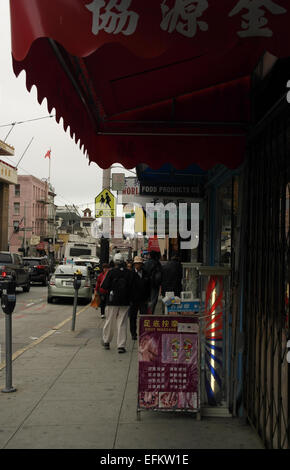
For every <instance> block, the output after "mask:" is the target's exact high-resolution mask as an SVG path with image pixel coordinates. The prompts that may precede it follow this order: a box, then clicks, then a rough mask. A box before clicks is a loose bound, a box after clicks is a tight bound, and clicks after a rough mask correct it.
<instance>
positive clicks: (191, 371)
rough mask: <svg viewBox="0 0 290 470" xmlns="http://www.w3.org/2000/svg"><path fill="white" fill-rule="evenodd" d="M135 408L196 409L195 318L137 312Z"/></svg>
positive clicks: (197, 379) (196, 325) (197, 327)
mask: <svg viewBox="0 0 290 470" xmlns="http://www.w3.org/2000/svg"><path fill="white" fill-rule="evenodd" d="M138 361H139V379H138V410H139V411H140V410H145V409H154V410H162V411H165V410H167V411H169V410H171V411H172V410H183V411H191V412H198V411H199V407H200V391H199V377H200V373H199V320H198V317H197V316H195V317H193V316H192V317H189V316H181V315H174V316H173V315H170V316H169V315H162V316H157V315H154V316H152V315H140V316H139V351H138Z"/></svg>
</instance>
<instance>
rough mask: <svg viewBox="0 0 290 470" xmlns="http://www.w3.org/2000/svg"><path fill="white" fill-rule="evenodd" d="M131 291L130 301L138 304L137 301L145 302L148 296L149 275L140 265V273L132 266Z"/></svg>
mask: <svg viewBox="0 0 290 470" xmlns="http://www.w3.org/2000/svg"><path fill="white" fill-rule="evenodd" d="M132 272H133V292H132V303H134V304H138V303H139V302H146V301H147V300H148V299H149V297H150V277H149V276H148V275H147V273H146V271H145V270H144V268H143V267H142V269H141V275H142V277H140V276H139V274H138V273H137V272H136V271H135V268H133V271H132Z"/></svg>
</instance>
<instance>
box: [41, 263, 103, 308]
mask: <svg viewBox="0 0 290 470" xmlns="http://www.w3.org/2000/svg"><path fill="white" fill-rule="evenodd" d="M77 270H79V271H81V273H82V279H81V287H80V288H79V289H78V298H80V299H85V300H86V301H87V302H90V301H91V299H92V292H93V288H94V287H93V286H92V282H91V277H90V273H89V269H88V267H87V266H75V265H73V264H64V265H59V266H58V267H57V268H56V270H55V272H54V273H53V274H52V276H51V278H50V280H49V284H48V292H47V302H48V303H52V301H53V299H57V298H59V297H71V298H73V297H74V295H75V289H74V273H75V272H76V271H77Z"/></svg>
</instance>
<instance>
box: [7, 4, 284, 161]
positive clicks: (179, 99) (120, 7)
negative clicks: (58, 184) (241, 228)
mask: <svg viewBox="0 0 290 470" xmlns="http://www.w3.org/2000/svg"><path fill="white" fill-rule="evenodd" d="M10 4H11V23H12V52H13V58H14V59H13V66H14V71H15V73H16V75H18V74H19V73H20V72H21V70H23V69H25V70H26V74H27V88H28V89H29V90H30V88H31V87H32V85H36V86H37V88H38V99H39V102H41V101H42V100H43V98H45V97H46V98H47V101H48V108H49V111H51V110H52V108H55V109H56V115H57V121H59V120H60V118H61V117H62V118H63V120H64V128H65V129H66V128H67V127H68V126H70V129H71V135H73V134H74V137H75V139H76V141H80V143H81V145H83V146H84V148H85V149H86V150H87V152H88V154H89V158H90V160H91V161H95V162H97V163H98V165H100V166H101V167H103V168H106V167H108V166H110V165H111V164H112V163H115V162H119V163H121V164H123V165H124V166H126V167H127V168H129V167H134V166H136V165H137V164H139V163H147V164H149V165H150V166H151V167H153V168H158V167H160V166H161V165H162V164H163V163H166V162H169V163H171V164H172V165H173V166H174V167H176V168H182V167H185V166H187V165H189V164H191V163H197V164H198V165H200V166H201V167H202V168H203V169H208V168H210V167H212V166H213V165H215V164H217V163H223V164H225V165H226V166H228V167H229V168H235V167H237V166H239V165H240V163H241V162H242V160H243V155H244V150H245V141H246V133H247V126H248V123H249V109H250V106H249V103H250V101H249V90H250V78H249V77H250V74H251V72H252V71H253V69H254V67H255V66H256V64H257V62H258V60H259V58H260V57H261V56H262V55H263V53H264V52H265V51H269V52H270V53H271V54H273V55H275V56H278V57H284V56H289V55H290V38H289V33H288V25H289V24H290V7H289V8H287V7H286V6H285V1H284V0H257V1H256V2H253V1H250V0H219V1H218V2H208V1H207V0H146V2H140V0H92V1H90V0H69V1H67V0H54V1H53V2H52V1H51V0H10ZM288 10H289V11H288Z"/></svg>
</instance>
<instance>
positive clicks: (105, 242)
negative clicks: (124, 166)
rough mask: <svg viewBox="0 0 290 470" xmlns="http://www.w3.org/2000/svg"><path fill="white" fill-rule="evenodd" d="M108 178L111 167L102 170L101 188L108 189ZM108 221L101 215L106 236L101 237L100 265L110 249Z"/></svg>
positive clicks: (104, 260) (106, 260) (107, 260)
mask: <svg viewBox="0 0 290 470" xmlns="http://www.w3.org/2000/svg"><path fill="white" fill-rule="evenodd" d="M110 180H111V167H109V168H107V169H106V170H103V181H102V189H106V188H107V189H110V186H111V185H110ZM110 221H111V219H110V218H109V217H103V219H102V224H103V234H104V235H107V236H104V235H103V236H102V238H101V256H100V261H101V265H102V264H103V263H108V262H109V251H110V242H109V237H110Z"/></svg>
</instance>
